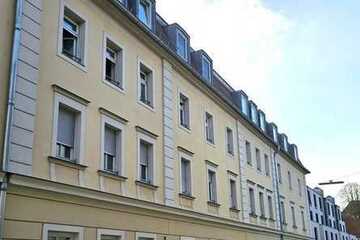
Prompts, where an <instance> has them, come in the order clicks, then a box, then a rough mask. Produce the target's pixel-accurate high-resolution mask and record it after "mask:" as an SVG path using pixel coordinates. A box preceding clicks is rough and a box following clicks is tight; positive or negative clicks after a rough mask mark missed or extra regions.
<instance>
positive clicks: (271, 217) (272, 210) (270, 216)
mask: <svg viewBox="0 0 360 240" xmlns="http://www.w3.org/2000/svg"><path fill="white" fill-rule="evenodd" d="M268 207H269V218H270V219H274V208H273V200H272V197H271V196H268Z"/></svg>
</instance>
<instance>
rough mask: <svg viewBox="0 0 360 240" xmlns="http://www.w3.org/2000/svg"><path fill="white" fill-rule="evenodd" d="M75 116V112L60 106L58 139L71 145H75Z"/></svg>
mask: <svg viewBox="0 0 360 240" xmlns="http://www.w3.org/2000/svg"><path fill="white" fill-rule="evenodd" d="M75 118H76V116H75V112H72V111H71V110H67V109H65V108H64V107H60V108H59V117H58V129H57V141H58V142H60V143H62V144H64V145H67V146H70V147H73V146H74V134H75Z"/></svg>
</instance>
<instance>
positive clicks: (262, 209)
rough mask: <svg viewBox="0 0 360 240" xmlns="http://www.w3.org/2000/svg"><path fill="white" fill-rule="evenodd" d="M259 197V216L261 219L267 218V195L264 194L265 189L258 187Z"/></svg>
mask: <svg viewBox="0 0 360 240" xmlns="http://www.w3.org/2000/svg"><path fill="white" fill-rule="evenodd" d="M260 194H261V196H262V201H261V198H260ZM257 196H258V201H259V213H260V214H259V215H260V217H265V216H266V204H265V201H266V200H265V196H266V194H265V192H264V189H262V188H259V187H258V191H257Z"/></svg>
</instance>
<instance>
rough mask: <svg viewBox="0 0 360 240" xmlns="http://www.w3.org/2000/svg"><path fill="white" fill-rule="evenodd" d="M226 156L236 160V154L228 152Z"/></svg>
mask: <svg viewBox="0 0 360 240" xmlns="http://www.w3.org/2000/svg"><path fill="white" fill-rule="evenodd" d="M226 156H227V157H228V158H231V159H234V157H235V154H234V153H230V152H228V151H226Z"/></svg>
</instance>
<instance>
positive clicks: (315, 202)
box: [313, 194, 317, 208]
mask: <svg viewBox="0 0 360 240" xmlns="http://www.w3.org/2000/svg"><path fill="white" fill-rule="evenodd" d="M313 198H314V207H315V208H317V199H316V195H315V194H314V195H313Z"/></svg>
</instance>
